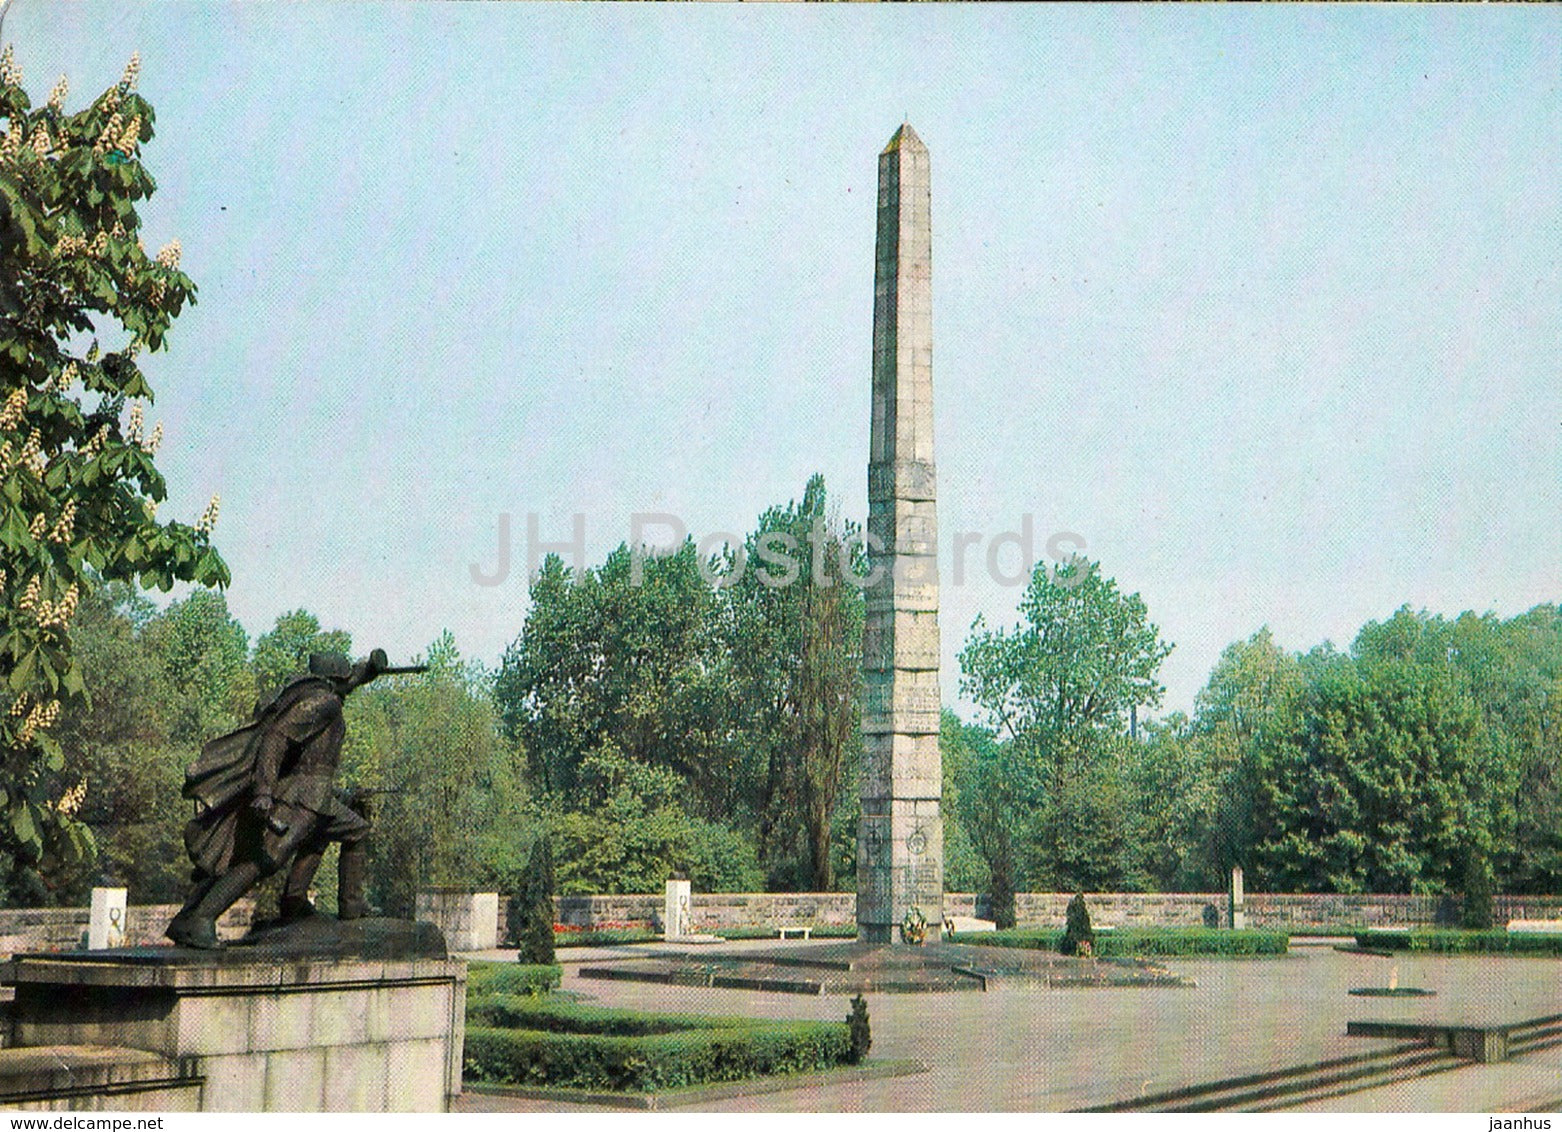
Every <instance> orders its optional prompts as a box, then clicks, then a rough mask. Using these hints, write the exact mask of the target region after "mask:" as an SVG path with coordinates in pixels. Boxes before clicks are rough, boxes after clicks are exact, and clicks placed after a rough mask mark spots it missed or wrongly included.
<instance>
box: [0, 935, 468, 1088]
mask: <svg viewBox="0 0 1562 1132" xmlns="http://www.w3.org/2000/svg"><path fill="white" fill-rule="evenodd" d="M0 982H3V983H6V984H8V985H11V986H14V987H15V989H16V1001H15V1003H14V1004H13V1006H12V1008H11V1018H10V1031H11V1032H10V1034H9V1039H8V1042H7V1044H8V1045H9V1046H12V1047H43V1046H104V1047H117V1048H124V1049H130V1050H141V1051H145V1052H147V1053H149V1054H155V1055H158V1056H159V1057H161V1058H164V1059H168V1060H170V1061H172V1062H175V1063H178V1064H181V1065H184V1066H187V1067H192V1068H191V1069H190V1070H189V1071H190V1072H191V1073H192V1075H195V1076H199V1077H200V1078H201V1082H200V1095H199V1103H198V1105H196V1106H195V1107H197V1108H198V1109H199V1110H200V1111H203V1112H321V1111H329V1112H445V1111H448V1110H449V1107H450V1102H451V1099H452V1098H453V1097H455V1096H456V1095H458V1094H459V1093H460V1091H461V1046H462V1040H463V1037H464V1030H465V997H466V964H465V963H464V962H462V961H460V960H451V959H445V958H404V959H389V958H386V959H369V958H363V957H353V956H348V957H340V956H338V957H320V956H297V955H294V956H281V955H272V956H269V957H268V956H267V955H265V954H264V953H257V952H255V951H254V950H253V949H249V948H242V947H236V948H229V949H226V950H224V951H217V952H198V951H191V950H187V949H183V948H172V947H168V948H124V949H121V950H117V951H98V952H75V953H65V954H56V955H22V956H18V957H17V958H15V959H14V960H12V961H11V962H9V963H7V964H4V965H3V966H0ZM192 1059H193V1060H192Z"/></svg>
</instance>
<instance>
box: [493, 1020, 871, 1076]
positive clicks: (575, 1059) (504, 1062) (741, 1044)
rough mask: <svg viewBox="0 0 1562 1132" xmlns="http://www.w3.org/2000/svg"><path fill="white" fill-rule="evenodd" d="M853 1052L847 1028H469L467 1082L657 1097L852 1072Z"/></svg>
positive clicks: (821, 1025)
mask: <svg viewBox="0 0 1562 1132" xmlns="http://www.w3.org/2000/svg"><path fill="white" fill-rule="evenodd" d="M851 1050H852V1046H851V1033H850V1028H849V1027H848V1026H847V1024H846V1023H845V1022H752V1023H746V1024H741V1025H728V1026H721V1027H713V1028H709V1029H692V1030H690V1029H679V1030H676V1031H674V1032H671V1033H662V1034H645V1035H639V1036H622V1035H616V1034H600V1033H597V1034H582V1033H550V1032H548V1031H544V1030H521V1029H506V1028H500V1027H494V1026H474V1025H470V1024H469V1025H468V1026H467V1031H466V1050H465V1075H466V1077H467V1079H468V1080H472V1081H491V1082H496V1083H502V1084H511V1085H546V1086H552V1087H555V1088H572V1089H612V1090H621V1091H633V1092H650V1091H655V1090H662V1089H676V1088H680V1087H682V1086H686V1085H699V1084H704V1083H707V1082H713V1081H735V1080H740V1079H742V1078H745V1077H757V1076H765V1075H770V1074H778V1073H800V1072H806V1071H808V1070H812V1069H828V1068H831V1067H833V1066H837V1065H845V1064H847V1063H848V1062H849V1061H850V1060H851Z"/></svg>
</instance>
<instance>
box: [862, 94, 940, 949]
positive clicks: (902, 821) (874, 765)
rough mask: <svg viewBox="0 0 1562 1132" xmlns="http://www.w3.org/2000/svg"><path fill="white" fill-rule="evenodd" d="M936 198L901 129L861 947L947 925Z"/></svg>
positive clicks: (888, 155) (875, 520)
mask: <svg viewBox="0 0 1562 1132" xmlns="http://www.w3.org/2000/svg"><path fill="white" fill-rule="evenodd" d="M931 201H932V180H931V174H930V170H929V164H928V153H927V146H925V145H923V144H922V140H921V139H920V138H918V137H917V135H916V132H915V131H914V130H912V128H911V126H910V124H909V123H908V124H906V125H903V126H901V127H900V129H899V130H897V131H895V136H894V137H892V138H890V141H889V145H888V146H886V147H885V149H884V152H883V153H881V154H880V155H879V200H878V236H877V240H876V243H875V252H876V254H875V264H874V275H873V413H872V429H871V433H870V437H869V451H868V548H869V561H870V562H871V564H872V571H871V572H870V575H869V577H870V582H871V584H870V585H869V586H868V590H867V595H866V597H867V602H866V605H867V609H866V619H865V621H864V624H863V633H862V684H863V690H862V732H863V735H862V739H863V763H862V822H861V825H860V826H859V827H858V834H857V934H858V938H859V939H861V940H863V941H864V942H865V943H889V942H891V941H893V940H894V939H895V931H896V927H897V925H899V924H901V923H902V922H903V921H904V920H905V918H906V915H907V913H908V912H910V911H911V909H913V908H916V909H918V910H919V911H920V912H921V914H922V915H923V916H924V917H925V918H926V920H927V932H928V936H929V938H933V939H936V938H938V936H939V934H940V932H941V931H942V928H943V923H944V827H943V818H942V816H941V814H940V803H941V801H942V796H943V773H942V770H941V769H940V763H939V751H938V732H939V722H940V720H939V709H940V706H941V701H940V698H939V689H938V665H939V646H938V556H937V555H938V521H937V515H936V499H937V477H936V475H935V473H934V467H933V284H932V272H933V226H932V219H931V207H932V206H931Z"/></svg>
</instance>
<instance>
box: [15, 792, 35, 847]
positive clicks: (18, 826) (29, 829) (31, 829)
mask: <svg viewBox="0 0 1562 1132" xmlns="http://www.w3.org/2000/svg"><path fill="white" fill-rule="evenodd" d="M11 832H12V833H14V834H15V835H16V839H17V840H18V841H20V842H21V843H22V844H23V845H27V846H37V845H39V844H40V843H41V840H42V839H41V838H40V837H39V836H38V827H37V826H36V825H35V824H34V823H33V814H32V805H31V804H30V803H27V802H23V803H22V804H21V805H20V806H17V807H16V808H15V809H13V810H12V811H11Z"/></svg>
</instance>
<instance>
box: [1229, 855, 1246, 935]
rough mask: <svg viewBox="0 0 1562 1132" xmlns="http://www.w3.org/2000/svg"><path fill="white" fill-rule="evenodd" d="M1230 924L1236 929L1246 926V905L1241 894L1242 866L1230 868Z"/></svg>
mask: <svg viewBox="0 0 1562 1132" xmlns="http://www.w3.org/2000/svg"><path fill="white" fill-rule="evenodd" d="M1231 926H1232V927H1233V928H1236V929H1237V930H1238V931H1240V930H1242V929H1243V928H1245V927H1247V907H1246V906H1245V904H1244V902H1243V895H1242V866H1241V865H1238V866H1237V867H1236V868H1234V869H1232V870H1231Z"/></svg>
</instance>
